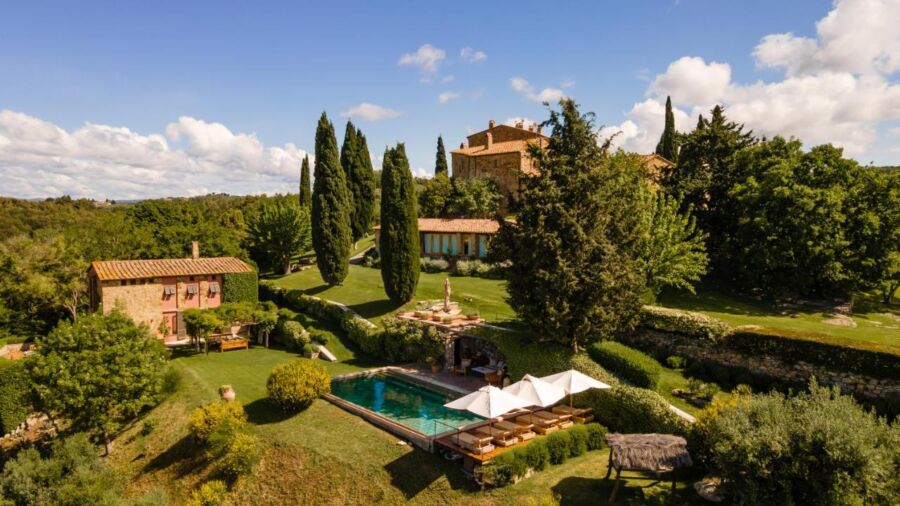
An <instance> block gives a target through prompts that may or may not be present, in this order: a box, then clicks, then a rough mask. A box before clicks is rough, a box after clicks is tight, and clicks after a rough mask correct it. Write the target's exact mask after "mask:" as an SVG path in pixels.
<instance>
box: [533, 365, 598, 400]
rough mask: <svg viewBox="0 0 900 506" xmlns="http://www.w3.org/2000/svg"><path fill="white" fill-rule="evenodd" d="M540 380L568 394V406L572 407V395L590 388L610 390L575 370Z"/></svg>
mask: <svg viewBox="0 0 900 506" xmlns="http://www.w3.org/2000/svg"><path fill="white" fill-rule="evenodd" d="M541 379H542V380H544V381H546V382H547V383H551V384H553V385H556V386H559V387H562V388H563V389H565V391H566V393H567V394H569V406H571V405H572V394H577V393H579V392H584V391H585V390H590V389H591V388H612V387H611V386H609V385H607V384H606V383H603V382H602V381H597V380H595V379H594V378H592V377H590V376H588V375H587V374H584V373H581V372H578V371H576V370H575V369H569V370H568V371H565V372H560V373H556V374H551V375H550V376H544V377H543V378H541Z"/></svg>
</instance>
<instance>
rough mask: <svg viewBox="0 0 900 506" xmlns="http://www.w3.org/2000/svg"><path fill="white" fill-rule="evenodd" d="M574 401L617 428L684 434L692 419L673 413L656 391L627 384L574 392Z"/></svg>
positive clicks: (621, 429) (628, 431)
mask: <svg viewBox="0 0 900 506" xmlns="http://www.w3.org/2000/svg"><path fill="white" fill-rule="evenodd" d="M575 405H576V406H579V407H587V408H591V409H593V410H594V415H595V416H596V417H597V419H598V420H600V421H601V422H603V424H604V425H606V426H607V427H609V428H610V429H612V430H614V431H616V432H626V433H637V432H643V433H649V432H659V433H664V434H677V435H679V436H687V435H689V433H690V427H691V423H690V422H688V421H687V420H685V419H684V418H682V417H680V416H678V415H677V414H675V412H674V411H672V410H671V408H670V406H669V403H668V402H667V401H666V400H665V399H664V398H663V397H662V396H661V395H659V394H658V393H656V392H654V391H652V390H646V389H643V388H637V387H630V386H627V385H615V386H613V387H612V388H607V389H603V390H588V391H587V392H583V393H580V394H576V395H575Z"/></svg>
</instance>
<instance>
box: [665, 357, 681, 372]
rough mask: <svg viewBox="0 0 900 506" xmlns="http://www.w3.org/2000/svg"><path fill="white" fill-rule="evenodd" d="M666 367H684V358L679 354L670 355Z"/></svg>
mask: <svg viewBox="0 0 900 506" xmlns="http://www.w3.org/2000/svg"><path fill="white" fill-rule="evenodd" d="M666 367H668V368H670V369H684V358H682V357H679V356H678V355H670V356H668V357H667V358H666Z"/></svg>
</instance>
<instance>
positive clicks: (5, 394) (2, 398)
mask: <svg viewBox="0 0 900 506" xmlns="http://www.w3.org/2000/svg"><path fill="white" fill-rule="evenodd" d="M30 392H31V384H30V382H29V381H28V374H27V373H26V371H25V365H24V362H22V361H16V362H13V361H8V360H6V359H0V435H2V434H6V433H8V432H10V431H11V430H13V429H15V428H16V427H18V426H19V425H21V424H22V422H24V421H25V418H27V417H28V415H29V414H30V413H31V411H32V408H31V396H30Z"/></svg>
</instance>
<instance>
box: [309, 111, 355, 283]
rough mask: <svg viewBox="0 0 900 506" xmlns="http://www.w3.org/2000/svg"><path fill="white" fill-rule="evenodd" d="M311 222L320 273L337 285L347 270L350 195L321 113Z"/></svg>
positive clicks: (334, 143)
mask: <svg viewBox="0 0 900 506" xmlns="http://www.w3.org/2000/svg"><path fill="white" fill-rule="evenodd" d="M312 225H313V230H312V232H313V249H315V251H316V265H318V267H319V274H321V276H322V279H323V280H324V281H325V282H326V283H328V284H329V285H332V286H334V285H338V284H340V283H341V282H342V281H344V278H346V277H347V273H348V271H349V259H350V245H351V241H350V239H351V238H350V196H349V192H348V190H347V177H346V174H344V170H343V169H342V168H341V161H340V159H339V157H338V148H337V139H336V138H335V136H334V126H332V124H331V122H330V121H328V117H327V116H326V115H325V113H324V112H323V113H322V117H321V118H319V124H318V126H317V127H316V161H315V182H314V185H313V198H312Z"/></svg>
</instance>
